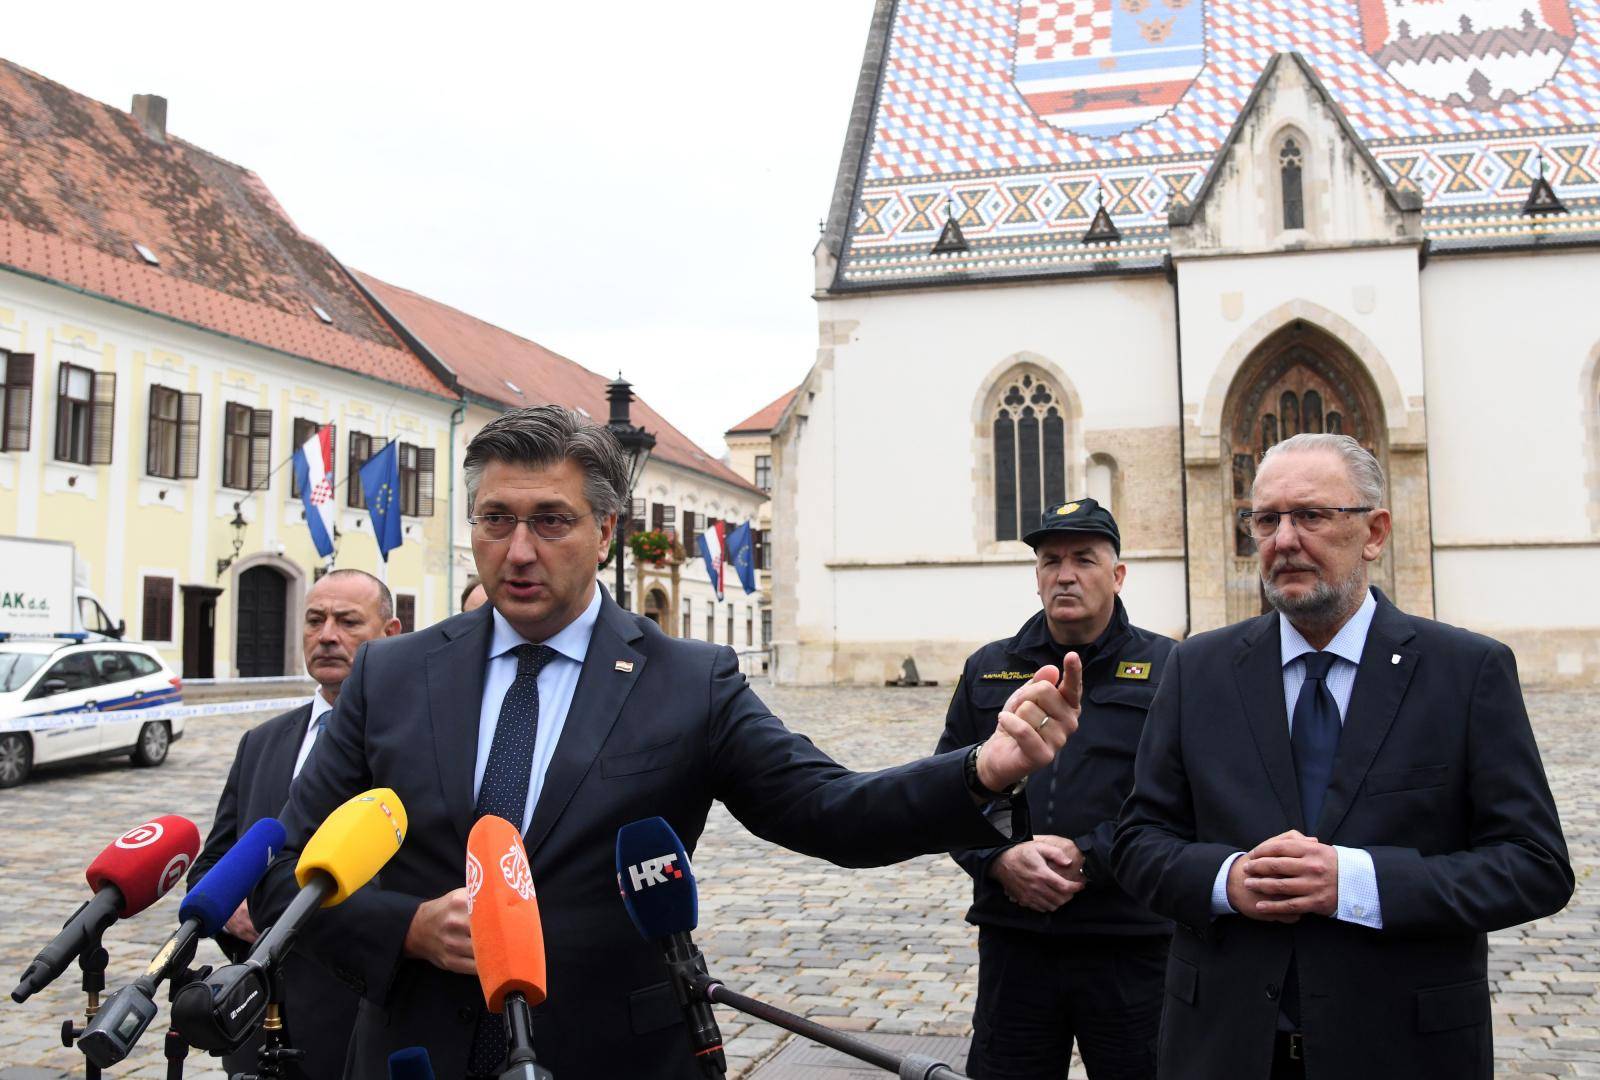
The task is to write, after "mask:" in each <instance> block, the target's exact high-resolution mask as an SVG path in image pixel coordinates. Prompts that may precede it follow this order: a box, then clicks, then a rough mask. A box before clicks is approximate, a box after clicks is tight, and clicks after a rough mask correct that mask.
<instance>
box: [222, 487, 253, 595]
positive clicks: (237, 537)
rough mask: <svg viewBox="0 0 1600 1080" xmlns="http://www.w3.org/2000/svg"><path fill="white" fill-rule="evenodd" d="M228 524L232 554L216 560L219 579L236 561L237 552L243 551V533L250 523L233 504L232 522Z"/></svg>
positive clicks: (236, 505)
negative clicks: (231, 538) (229, 526)
mask: <svg viewBox="0 0 1600 1080" xmlns="http://www.w3.org/2000/svg"><path fill="white" fill-rule="evenodd" d="M228 524H229V525H231V526H233V554H232V555H229V556H227V557H226V558H221V559H218V560H217V577H218V578H219V579H220V578H221V577H222V575H223V574H226V573H227V572H228V567H230V566H232V565H233V564H234V563H235V562H236V561H238V558H239V552H241V551H243V550H244V531H245V529H246V528H248V527H249V525H250V523H249V522H248V521H246V520H245V519H244V511H243V510H241V509H239V504H238V503H234V504H233V520H232V521H230V522H228Z"/></svg>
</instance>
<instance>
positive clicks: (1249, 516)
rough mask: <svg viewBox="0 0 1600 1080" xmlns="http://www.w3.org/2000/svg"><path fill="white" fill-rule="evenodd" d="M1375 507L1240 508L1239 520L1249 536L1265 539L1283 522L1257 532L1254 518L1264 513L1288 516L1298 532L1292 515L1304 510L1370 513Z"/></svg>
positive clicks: (1280, 516) (1298, 529)
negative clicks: (1269, 530)
mask: <svg viewBox="0 0 1600 1080" xmlns="http://www.w3.org/2000/svg"><path fill="white" fill-rule="evenodd" d="M1376 509H1377V507H1375V506H1296V507H1294V508H1292V509H1289V510H1240V511H1239V520H1240V521H1242V522H1244V527H1245V529H1246V531H1248V532H1249V533H1250V535H1251V536H1253V537H1255V538H1256V539H1257V540H1265V539H1267V538H1268V537H1271V536H1276V535H1277V534H1278V528H1279V527H1282V525H1283V522H1282V521H1281V520H1280V521H1279V522H1278V526H1277V527H1274V528H1273V530H1272V531H1271V532H1269V533H1257V532H1256V530H1255V523H1256V519H1258V518H1260V517H1262V516H1264V515H1266V514H1271V515H1273V516H1274V517H1277V518H1280V519H1282V518H1288V519H1289V521H1290V523H1291V524H1293V526H1294V530H1295V531H1296V532H1299V531H1300V525H1299V523H1298V522H1296V521H1295V518H1294V516H1295V515H1296V514H1298V513H1301V512H1303V511H1306V510H1328V511H1331V512H1333V513H1335V514H1370V513H1372V511H1374V510H1376Z"/></svg>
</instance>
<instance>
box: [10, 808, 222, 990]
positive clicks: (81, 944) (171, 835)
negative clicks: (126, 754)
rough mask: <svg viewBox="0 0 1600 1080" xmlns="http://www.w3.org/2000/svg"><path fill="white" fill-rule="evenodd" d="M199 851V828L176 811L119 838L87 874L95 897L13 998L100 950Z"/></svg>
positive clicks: (27, 974) (174, 880)
mask: <svg viewBox="0 0 1600 1080" xmlns="http://www.w3.org/2000/svg"><path fill="white" fill-rule="evenodd" d="M199 853H200V830H199V829H197V828H195V824H194V822H192V821H190V820H189V819H188V818H185V817H179V816H178V815H176V814H167V815H165V816H163V817H158V818H156V819H155V820H154V821H147V822H145V823H144V824H143V825H140V826H139V827H137V828H134V829H129V830H128V831H127V832H125V833H123V834H122V835H121V836H119V837H117V839H116V840H114V841H112V842H111V844H110V845H109V846H107V847H106V849H105V850H104V851H102V852H101V853H100V854H99V855H97V856H95V860H94V862H92V863H90V864H89V868H88V870H86V871H85V872H84V878H85V879H86V880H87V881H88V882H89V888H91V889H93V890H94V897H93V898H92V899H90V900H87V901H85V902H84V903H83V904H81V905H79V907H78V910H77V911H74V912H73V913H72V917H71V918H70V919H68V920H67V921H66V923H65V924H64V925H63V926H62V928H61V932H60V933H59V934H57V935H56V936H55V938H54V939H53V940H52V941H51V942H50V944H48V945H46V946H45V947H44V948H43V949H41V950H40V951H39V955H38V956H36V957H35V958H34V960H33V963H31V964H29V965H28V968H27V970H26V971H24V972H23V973H22V981H21V982H19V983H18V984H17V988H16V989H15V990H13V991H11V999H12V1000H13V1001H17V1002H23V1001H27V1000H28V999H29V998H30V997H32V996H33V995H34V994H36V993H38V992H39V991H40V990H43V989H44V988H45V987H47V986H49V985H50V984H51V983H52V982H54V981H55V979H56V978H57V976H59V975H60V974H61V973H62V972H63V971H65V970H67V966H68V965H69V964H71V963H72V961H73V960H75V959H77V958H78V956H80V955H81V954H82V953H83V952H84V951H86V950H90V949H95V948H98V947H99V941H100V935H101V934H103V933H105V930H106V927H108V926H110V925H111V924H112V923H114V922H116V921H117V920H118V919H127V918H132V917H133V916H135V915H137V914H139V912H141V911H143V910H144V909H145V908H147V907H149V906H150V905H151V904H153V903H155V902H156V901H157V900H159V899H161V898H162V897H163V896H165V895H166V894H167V890H168V889H170V888H172V886H174V885H176V884H177V883H178V881H179V880H180V879H181V878H182V877H183V875H184V872H185V871H186V870H188V869H189V864H190V863H192V862H193V861H194V857H195V856H196V855H198V854H199Z"/></svg>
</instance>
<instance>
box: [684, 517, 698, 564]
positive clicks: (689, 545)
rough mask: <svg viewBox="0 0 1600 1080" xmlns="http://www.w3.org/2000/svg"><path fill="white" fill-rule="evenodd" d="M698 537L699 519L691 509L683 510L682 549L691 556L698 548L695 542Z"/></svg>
mask: <svg viewBox="0 0 1600 1080" xmlns="http://www.w3.org/2000/svg"><path fill="white" fill-rule="evenodd" d="M699 539H700V519H699V517H698V516H696V514H695V512H694V511H693V510H685V511H684V512H683V550H685V551H687V552H688V553H689V555H690V557H691V558H692V557H693V556H694V553H695V552H696V551H698V550H699V548H698V547H697V545H696V542H697V541H698V540H699Z"/></svg>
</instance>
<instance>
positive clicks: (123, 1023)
mask: <svg viewBox="0 0 1600 1080" xmlns="http://www.w3.org/2000/svg"><path fill="white" fill-rule="evenodd" d="M283 841H284V832H283V826H282V825H281V824H280V823H279V822H278V820H277V819H276V818H262V819H261V820H260V821H258V822H256V823H255V824H254V825H252V826H250V828H249V829H248V830H247V831H246V832H245V834H244V835H243V836H241V837H239V839H238V841H237V842H235V843H234V845H233V847H231V848H229V849H228V850H227V853H226V854H224V855H223V856H222V858H220V859H218V860H217V861H216V863H215V864H213V865H212V867H211V869H210V870H208V871H206V876H205V877H203V878H201V879H200V881H199V883H198V884H197V885H195V887H194V888H192V889H190V890H189V894H188V895H187V896H185V897H184V898H183V903H182V904H181V905H180V906H179V908H178V921H179V926H178V929H177V931H176V932H174V933H173V935H172V936H171V937H169V938H168V939H167V943H166V944H165V945H163V946H161V949H160V951H159V952H157V953H156V955H155V959H153V960H151V961H150V966H149V967H148V968H146V969H145V973H144V974H143V975H141V976H139V977H138V978H137V979H135V980H134V981H133V982H131V983H129V984H128V985H127V986H124V987H121V988H119V989H118V990H117V991H116V992H115V993H113V994H112V995H111V996H110V997H108V998H106V1000H105V1002H104V1003H103V1004H102V1005H101V1006H100V1009H99V1011H98V1012H96V1013H95V1015H94V1019H93V1020H92V1021H90V1023H89V1027H88V1029H87V1030H85V1031H84V1033H83V1037H82V1038H81V1039H79V1040H78V1049H80V1050H82V1051H83V1054H84V1056H85V1057H87V1058H88V1059H89V1060H90V1061H91V1062H93V1063H94V1064H96V1065H98V1066H99V1067H100V1068H102V1069H108V1068H110V1067H111V1066H113V1065H115V1064H117V1063H118V1062H119V1061H121V1060H122V1059H123V1058H125V1057H127V1056H128V1055H129V1054H130V1053H131V1052H132V1051H133V1046H134V1044H135V1043H136V1042H138V1041H139V1036H141V1035H143V1034H144V1033H145V1029H146V1028H148V1027H149V1026H150V1021H152V1020H154V1019H155V1016H156V1003H155V994H156V989H157V988H158V987H159V986H160V985H161V983H162V980H164V979H166V978H168V977H169V976H170V975H171V974H172V973H173V972H174V971H182V970H183V968H184V966H185V965H187V964H188V962H189V960H190V958H191V957H192V956H193V955H194V948H195V944H196V942H198V941H199V940H200V939H201V938H203V937H210V936H212V935H213V934H215V933H216V932H217V931H219V930H221V929H222V927H223V925H224V924H225V923H226V922H227V921H228V919H229V917H230V916H232V915H233V913H234V912H235V911H237V910H238V908H239V905H240V904H242V903H244V899H245V897H247V896H249V895H250V890H251V889H253V888H255V887H256V882H258V881H260V880H261V878H262V875H264V874H265V873H266V872H267V867H268V866H271V865H272V860H273V859H274V858H275V857H276V856H277V854H278V852H280V851H282V850H283ZM183 869H184V868H183V867H179V868H178V870H177V873H182V872H183Z"/></svg>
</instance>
